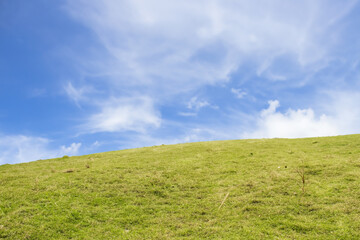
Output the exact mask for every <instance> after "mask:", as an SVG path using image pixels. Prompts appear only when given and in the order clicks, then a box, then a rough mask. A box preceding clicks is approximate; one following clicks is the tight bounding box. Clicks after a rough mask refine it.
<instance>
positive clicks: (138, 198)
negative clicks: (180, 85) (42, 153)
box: [0, 135, 360, 239]
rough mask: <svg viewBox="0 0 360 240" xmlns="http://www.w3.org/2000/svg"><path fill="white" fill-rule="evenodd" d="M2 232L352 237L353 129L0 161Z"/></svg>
mask: <svg viewBox="0 0 360 240" xmlns="http://www.w3.org/2000/svg"><path fill="white" fill-rule="evenodd" d="M303 177H304V178H305V184H303V179H302V178H303ZM0 238H6V239H69V238H72V239H177V238H178V239H184V238H186V239H207V238H208V239H360V135H348V136H339V137H326V138H307V139H266V140H265V139H264V140H263V139H262V140H234V141H215V142H199V143H188V144H178V145H167V146H154V147H146V148H139V149H130V150H122V151H114V152H106V153H99V154H92V155H87V156H79V157H70V158H69V157H63V158H58V159H50V160H42V161H36V162H31V163H23V164H16V165H2V166H0Z"/></svg>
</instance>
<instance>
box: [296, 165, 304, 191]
mask: <svg viewBox="0 0 360 240" xmlns="http://www.w3.org/2000/svg"><path fill="white" fill-rule="evenodd" d="M296 173H297V174H298V175H299V176H300V179H301V190H302V193H303V194H304V193H305V184H306V180H305V164H304V160H302V161H301V166H300V167H298V168H297V169H296Z"/></svg>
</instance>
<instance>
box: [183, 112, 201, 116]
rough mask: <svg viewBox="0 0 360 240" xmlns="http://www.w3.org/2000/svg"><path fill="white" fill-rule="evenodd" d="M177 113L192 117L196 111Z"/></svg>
mask: <svg viewBox="0 0 360 240" xmlns="http://www.w3.org/2000/svg"><path fill="white" fill-rule="evenodd" d="M178 114H179V115H180V116H183V117H194V116H196V115H197V113H196V112H179V113H178Z"/></svg>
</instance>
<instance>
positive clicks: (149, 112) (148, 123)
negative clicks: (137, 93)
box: [82, 97, 161, 133]
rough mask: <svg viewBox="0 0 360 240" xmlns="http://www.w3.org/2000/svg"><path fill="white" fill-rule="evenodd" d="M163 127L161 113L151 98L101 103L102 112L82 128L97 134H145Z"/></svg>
mask: <svg viewBox="0 0 360 240" xmlns="http://www.w3.org/2000/svg"><path fill="white" fill-rule="evenodd" d="M160 125H161V117H160V113H159V112H158V111H156V110H155V108H154V105H153V102H152V100H151V99H150V98H146V97H140V98H120V99H111V100H109V101H107V102H104V103H101V110H100V112H99V113H96V114H94V115H92V116H90V118H89V119H88V120H87V122H86V123H85V124H84V125H83V126H82V127H83V129H84V131H88V130H89V131H90V132H92V133H95V132H122V131H135V132H145V131H146V130H147V129H148V128H158V127H160Z"/></svg>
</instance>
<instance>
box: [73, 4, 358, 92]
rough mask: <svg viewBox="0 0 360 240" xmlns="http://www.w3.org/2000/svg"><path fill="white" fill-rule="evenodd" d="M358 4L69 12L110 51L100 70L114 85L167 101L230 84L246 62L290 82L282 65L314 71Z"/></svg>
mask: <svg viewBox="0 0 360 240" xmlns="http://www.w3.org/2000/svg"><path fill="white" fill-rule="evenodd" d="M354 3H355V1H351V0H350V1H342V2H341V4H340V3H337V2H329V1H312V0H307V1H298V2H294V1H291V2H289V1H285V0H275V1H271V2H269V1H267V0H257V1H236V0H225V1H220V0H211V1H208V0H200V1H165V0H148V1H140V0H125V1H116V0H103V1H99V0H86V1H85V0H69V1H68V4H67V10H68V12H69V13H70V14H71V15H72V16H73V17H74V18H75V19H77V20H79V21H81V22H82V23H83V24H84V25H86V26H87V27H89V28H90V29H91V30H92V31H93V32H94V33H95V34H96V35H97V36H98V37H99V39H100V41H101V43H102V45H103V46H104V47H105V49H107V51H108V53H109V55H110V57H109V58H107V59H106V60H104V61H103V62H111V64H107V66H108V68H107V67H104V68H103V69H102V72H103V74H104V75H106V76H108V79H109V80H110V81H112V82H116V83H119V82H121V83H122V87H124V85H127V86H136V85H137V86H154V88H152V90H153V91H157V89H158V90H160V91H162V92H161V93H162V95H167V94H172V93H175V92H177V93H178V92H186V91H188V90H189V89H193V88H196V87H199V86H201V85H203V84H214V83H218V82H224V81H227V80H228V79H229V74H231V73H232V72H233V71H234V70H236V69H237V68H238V67H239V66H241V64H242V63H243V62H245V61H246V62H254V63H256V65H257V66H258V71H257V74H258V75H263V76H264V77H268V78H269V79H275V80H284V79H287V75H288V72H286V70H285V69H283V68H278V67H277V66H276V65H283V64H281V63H282V62H280V64H279V62H278V61H283V59H291V62H292V64H293V65H294V67H295V68H296V71H300V72H301V71H305V70H306V72H311V71H312V70H314V71H315V70H316V69H317V68H318V67H319V64H320V65H321V64H324V63H325V64H326V61H327V56H328V55H329V51H331V49H332V47H333V46H334V44H335V43H336V34H337V33H339V32H337V29H336V28H335V26H334V24H335V23H336V22H337V21H339V20H340V19H341V17H343V16H344V15H346V13H347V12H348V11H350V9H351V7H352V6H353V5H354ZM259 6H261V7H259ZM329 33H331V34H332V36H333V38H329V37H328V36H329ZM87 57H88V56H84V58H87ZM279 59H280V60H279ZM92 60H93V59H91V60H87V61H92ZM84 61H86V59H84ZM286 62H288V61H286ZM297 65H298V67H296V66H297ZM159 85H161V88H158V86H159ZM163 89H166V90H167V91H163Z"/></svg>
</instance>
